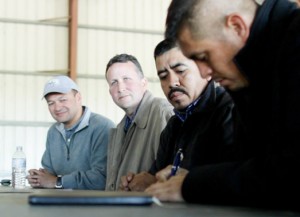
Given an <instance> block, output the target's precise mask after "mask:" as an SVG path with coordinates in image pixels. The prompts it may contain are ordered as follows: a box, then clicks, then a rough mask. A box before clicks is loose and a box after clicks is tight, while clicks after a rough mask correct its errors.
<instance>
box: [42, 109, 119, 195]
mask: <svg viewBox="0 0 300 217" xmlns="http://www.w3.org/2000/svg"><path fill="white" fill-rule="evenodd" d="M114 126H115V125H114V123H113V122H112V121H111V120H109V119H108V118H106V117H104V116H102V115H99V114H95V113H92V112H91V111H90V110H89V109H88V108H87V107H85V112H84V116H83V117H82V120H81V122H80V124H79V126H78V127H77V129H76V131H75V133H74V134H73V135H72V136H71V138H70V141H67V140H66V138H65V130H64V125H63V124H62V123H55V124H53V125H52V126H51V127H50V129H49V130H48V135H47V143H46V150H45V153H44V155H43V158H42V166H43V167H44V168H45V169H47V170H48V171H49V172H50V173H52V174H54V175H63V177H62V183H63V187H64V188H72V189H99V190H103V189H104V188H105V182H106V161H107V143H108V134H109V130H110V129H111V128H112V127H114Z"/></svg>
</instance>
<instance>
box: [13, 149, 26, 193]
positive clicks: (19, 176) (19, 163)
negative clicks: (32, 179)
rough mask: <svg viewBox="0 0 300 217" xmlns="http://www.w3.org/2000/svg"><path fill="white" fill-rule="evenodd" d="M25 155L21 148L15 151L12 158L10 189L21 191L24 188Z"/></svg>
mask: <svg viewBox="0 0 300 217" xmlns="http://www.w3.org/2000/svg"><path fill="white" fill-rule="evenodd" d="M25 182H26V155H25V153H24V152H23V148H22V146H17V149H16V151H15V153H14V154H13V157H12V187H13V188H16V189H23V188H25V186H26V183H25Z"/></svg>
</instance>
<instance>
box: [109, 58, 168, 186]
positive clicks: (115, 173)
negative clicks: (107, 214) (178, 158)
mask: <svg viewBox="0 0 300 217" xmlns="http://www.w3.org/2000/svg"><path fill="white" fill-rule="evenodd" d="M106 80H107V83H108V86H109V93H110V95H111V97H112V99H113V101H114V102H115V103H116V105H118V106H119V107H120V108H121V109H123V110H124V111H125V113H126V114H125V116H124V118H123V119H122V120H121V122H120V123H119V124H118V125H117V127H116V128H113V129H112V130H111V134H110V138H109V146H108V163H107V182H106V190H107V191H114V190H117V189H118V186H119V182H120V179H121V176H124V175H126V174H127V173H128V172H134V173H138V172H141V171H145V170H148V169H149V168H150V167H151V164H152V162H153V161H154V159H155V155H156V152H157V148H158V145H159V138H160V133H161V131H162V130H163V129H164V127H165V126H166V124H167V121H168V120H169V118H170V117H171V116H172V115H173V106H172V105H171V104H170V103H168V101H167V100H166V99H162V98H158V97H154V96H153V95H152V93H151V92H150V91H149V90H148V82H147V79H146V78H145V77H144V73H143V70H142V67H141V65H140V63H139V62H138V60H137V59H136V58H135V57H134V56H132V55H129V54H119V55H116V56H114V57H113V58H111V59H110V61H109V62H108V64H107V67H106Z"/></svg>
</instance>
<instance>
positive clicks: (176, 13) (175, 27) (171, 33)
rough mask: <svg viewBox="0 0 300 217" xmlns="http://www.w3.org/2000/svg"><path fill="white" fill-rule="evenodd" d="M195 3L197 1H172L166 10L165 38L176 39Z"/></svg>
mask: <svg viewBox="0 0 300 217" xmlns="http://www.w3.org/2000/svg"><path fill="white" fill-rule="evenodd" d="M196 3H197V0H172V2H171V4H170V5H169V8H168V14H167V19H166V30H165V38H177V34H178V31H179V29H180V28H181V26H182V24H183V22H185V21H186V20H187V19H188V17H189V16H190V15H191V14H190V13H191V10H192V9H193V7H194V5H195V4H196Z"/></svg>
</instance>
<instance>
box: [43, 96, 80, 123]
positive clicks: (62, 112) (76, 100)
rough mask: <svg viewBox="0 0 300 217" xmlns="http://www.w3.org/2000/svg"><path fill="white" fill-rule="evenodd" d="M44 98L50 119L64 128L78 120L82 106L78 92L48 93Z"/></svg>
mask: <svg viewBox="0 0 300 217" xmlns="http://www.w3.org/2000/svg"><path fill="white" fill-rule="evenodd" d="M45 98H46V101H47V104H48V109H49V111H50V113H51V115H52V117H53V118H54V119H55V120H56V121H57V122H60V123H63V124H64V125H65V127H66V128H70V127H71V126H72V125H74V124H75V123H76V122H77V121H78V120H79V119H80V117H81V115H82V105H81V95H80V93H79V92H77V91H70V92H68V93H65V94H62V93H49V94H48V95H47V96H46V97H45Z"/></svg>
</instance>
